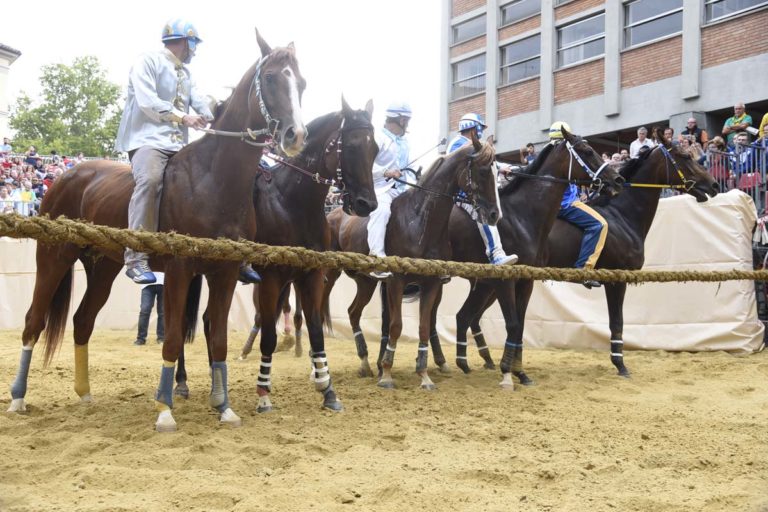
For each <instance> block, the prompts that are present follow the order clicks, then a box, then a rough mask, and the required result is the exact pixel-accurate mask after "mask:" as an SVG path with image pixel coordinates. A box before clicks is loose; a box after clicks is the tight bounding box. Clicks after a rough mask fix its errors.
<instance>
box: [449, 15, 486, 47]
mask: <svg viewBox="0 0 768 512" xmlns="http://www.w3.org/2000/svg"><path fill="white" fill-rule="evenodd" d="M483 34H485V14H483V15H482V16H478V17H477V18H472V19H471V20H467V21H464V22H462V23H457V24H456V25H454V26H453V44H457V43H461V42H464V41H469V40H470V39H474V38H475V37H477V36H481V35H483Z"/></svg>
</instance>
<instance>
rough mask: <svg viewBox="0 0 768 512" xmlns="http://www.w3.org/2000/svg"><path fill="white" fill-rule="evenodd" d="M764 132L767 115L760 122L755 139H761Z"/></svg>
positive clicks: (767, 125)
mask: <svg viewBox="0 0 768 512" xmlns="http://www.w3.org/2000/svg"><path fill="white" fill-rule="evenodd" d="M766 131H768V114H765V115H764V116H763V120H762V121H760V129H759V130H758V131H757V138H758V139H763V138H764V137H765V132H766Z"/></svg>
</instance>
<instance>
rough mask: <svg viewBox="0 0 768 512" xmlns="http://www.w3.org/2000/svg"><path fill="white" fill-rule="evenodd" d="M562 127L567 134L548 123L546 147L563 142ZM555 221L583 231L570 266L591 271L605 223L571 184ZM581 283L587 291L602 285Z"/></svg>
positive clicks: (604, 234) (564, 125)
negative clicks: (547, 143)
mask: <svg viewBox="0 0 768 512" xmlns="http://www.w3.org/2000/svg"><path fill="white" fill-rule="evenodd" d="M562 128H565V129H566V130H567V131H568V132H570V131H571V127H570V126H568V124H567V123H564V122H562V121H556V122H555V123H553V124H552V126H551V127H550V128H549V143H550V144H559V143H560V142H562V141H563V134H562V131H561V129H562ZM557 218H558V219H562V220H564V221H566V222H570V223H571V224H573V225H574V226H577V227H578V228H579V229H581V230H582V231H584V236H583V237H582V239H581V248H580V249H579V257H578V258H577V259H576V263H575V264H574V265H573V266H574V267H576V268H584V269H587V270H592V269H593V268H595V264H597V260H598V259H599V258H600V253H601V252H603V247H604V246H605V239H606V237H607V236H608V223H607V222H606V221H605V219H604V218H603V216H602V215H600V214H599V213H597V212H596V211H595V210H593V209H592V208H591V207H589V206H587V205H586V204H584V203H582V202H581V201H580V200H579V189H578V187H577V186H576V185H574V184H573V183H571V184H569V185H568V188H566V189H565V194H563V200H562V202H561V203H560V211H559V212H558V213H557ZM583 284H584V286H586V287H587V288H590V289H591V288H597V287H600V286H602V285H601V284H600V282H599V281H593V280H587V281H584V283H583Z"/></svg>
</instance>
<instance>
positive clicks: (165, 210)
mask: <svg viewBox="0 0 768 512" xmlns="http://www.w3.org/2000/svg"><path fill="white" fill-rule="evenodd" d="M257 41H258V43H259V47H260V49H261V53H262V58H261V59H260V60H259V61H257V62H256V63H255V64H254V65H253V66H251V68H250V69H249V70H248V71H247V72H246V73H245V75H244V76H243V78H242V79H241V81H240V83H239V84H238V86H237V87H236V88H235V90H234V91H233V93H232V96H231V97H230V98H229V99H228V100H227V102H226V103H225V104H224V106H223V108H222V109H220V112H221V114H220V115H219V117H218V118H217V119H216V121H215V122H214V124H213V127H212V128H214V129H215V130H217V131H218V132H219V135H206V136H204V137H203V138H201V139H200V140H198V141H196V142H194V143H192V144H190V145H188V146H187V147H185V148H184V149H182V150H181V151H179V152H178V153H177V154H176V155H175V156H174V157H173V158H172V159H171V160H170V162H169V164H168V168H167V170H166V172H165V176H164V183H163V197H162V201H161V206H160V230H161V231H168V230H175V231H177V232H180V233H185V234H189V235H193V236H201V237H210V238H218V237H226V238H231V239H240V238H246V239H253V237H254V235H255V230H256V217H255V213H254V209H253V199H252V194H251V191H252V190H253V180H254V176H255V170H256V168H257V165H258V162H259V159H260V157H261V153H262V149H263V148H262V147H261V144H263V143H264V142H265V139H266V138H267V137H268V136H269V134H270V133H274V135H275V136H277V137H278V138H279V140H280V141H281V146H282V148H283V150H284V151H285V152H286V153H288V154H295V153H298V152H299V151H300V149H301V147H302V146H303V143H304V136H305V128H304V125H303V123H302V121H301V112H300V105H299V100H300V97H301V94H302V92H303V90H304V87H305V82H304V79H303V78H302V76H301V73H300V72H299V68H298V63H297V60H296V55H295V52H294V48H293V45H292V44H291V45H289V46H288V47H286V48H276V49H275V50H272V49H271V48H270V47H269V45H268V44H267V43H266V42H265V41H264V40H263V39H262V38H261V37H260V36H259V35H258V33H257ZM245 132H248V133H251V134H254V135H256V134H259V135H258V136H256V138H255V140H248V134H247V133H246V134H245V137H243V136H239V137H228V136H224V134H227V133H228V134H234V133H245ZM133 185H134V184H133V177H132V175H131V172H130V168H129V167H128V166H126V165H121V164H116V163H112V162H106V161H93V162H87V163H84V164H81V165H79V166H78V167H77V168H75V169H74V170H72V171H71V172H68V173H66V174H65V175H64V176H62V178H61V179H60V180H59V181H58V182H57V183H56V184H55V185H54V186H53V187H51V190H49V191H48V193H47V194H46V196H45V199H44V200H43V204H42V206H41V213H42V214H48V215H50V216H51V217H58V216H61V215H66V216H68V217H71V218H81V219H85V220H88V221H91V222H94V223H96V224H104V225H109V226H115V227H126V226H127V220H128V219H127V212H128V202H129V200H130V197H131V192H132V190H133ZM77 259H80V260H81V261H82V262H83V265H84V267H85V270H86V276H87V280H88V287H87V290H86V293H85V296H84V297H83V300H82V302H81V304H80V306H79V308H78V310H77V312H76V313H75V316H74V337H75V391H76V392H77V393H78V395H80V397H81V399H82V400H84V401H88V400H90V397H91V395H90V386H89V382H88V348H87V347H88V345H87V343H88V340H89V338H90V336H91V333H92V332H93V325H94V320H95V318H96V314H97V313H98V311H99V310H100V309H101V308H102V307H103V305H104V303H105V302H106V300H107V298H108V297H109V292H110V290H111V284H112V281H113V280H114V279H115V277H116V276H117V274H118V272H119V271H120V269H121V267H122V265H123V255H122V253H110V252H103V251H99V250H96V249H91V248H84V249H83V248H80V247H77V246H75V245H73V244H61V245H46V244H38V248H37V276H36V282H35V291H34V296H33V299H32V305H31V306H30V309H29V311H28V312H27V316H26V323H25V328H24V332H23V334H22V342H23V350H22V357H21V363H20V367H19V372H18V374H17V377H16V380H15V381H14V384H13V386H12V388H11V394H12V397H13V402H12V404H11V409H10V410H13V411H20V410H24V395H25V393H26V383H27V375H28V370H29V361H30V359H31V355H32V348H33V347H34V345H35V343H36V342H37V340H38V338H39V335H40V333H41V332H42V331H43V330H44V329H45V344H46V363H47V362H49V361H50V360H51V358H52V356H53V354H54V353H55V352H56V349H57V347H58V346H59V344H60V343H61V339H62V335H63V330H64V327H65V325H66V317H67V310H68V308H69V299H70V292H71V285H72V265H73V264H74V262H75V261H76V260H77ZM150 264H151V265H152V266H153V268H155V269H163V270H165V274H166V275H165V289H164V304H165V324H166V326H165V337H166V338H165V343H164V345H163V361H164V362H163V369H162V373H161V380H160V386H159V389H158V393H157V397H156V398H157V405H158V409H159V410H160V416H159V418H158V421H157V423H156V427H157V429H158V430H161V431H167V430H175V428H176V423H175V421H174V419H173V417H172V415H171V407H172V405H173V402H172V389H171V386H172V383H173V368H174V366H175V363H176V360H177V358H178V357H179V354H180V352H181V348H182V344H183V342H184V339H185V338H187V339H190V338H191V337H192V335H193V332H194V323H195V316H196V310H197V303H198V301H199V292H200V287H201V282H202V281H201V280H202V275H205V276H206V278H207V280H208V286H209V289H210V295H209V307H208V311H209V313H210V319H211V342H212V354H213V365H212V372H211V373H212V381H213V384H212V392H211V400H210V401H211V405H212V406H213V407H215V408H216V409H217V410H218V411H219V412H221V414H222V416H221V420H222V422H225V423H229V424H233V425H238V424H240V419H239V418H238V417H237V415H236V414H235V413H234V412H232V410H231V409H230V408H229V405H228V398H227V383H226V377H227V372H226V355H227V313H228V312H229V307H230V303H231V300H232V294H233V291H234V287H235V283H236V281H237V274H238V266H239V264H238V262H220V261H219V262H213V261H204V260H199V259H189V258H173V257H163V258H152V259H151V261H150Z"/></svg>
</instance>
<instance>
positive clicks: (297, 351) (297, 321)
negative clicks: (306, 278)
mask: <svg viewBox="0 0 768 512" xmlns="http://www.w3.org/2000/svg"><path fill="white" fill-rule="evenodd" d="M294 290H295V291H296V309H295V310H294V311H293V334H294V336H296V346H295V347H294V350H293V355H295V356H296V357H301V355H302V354H303V353H304V349H303V348H302V345H301V326H302V324H303V323H304V316H303V315H302V314H301V297H300V296H299V290H298V288H297V287H295V286H294Z"/></svg>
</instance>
